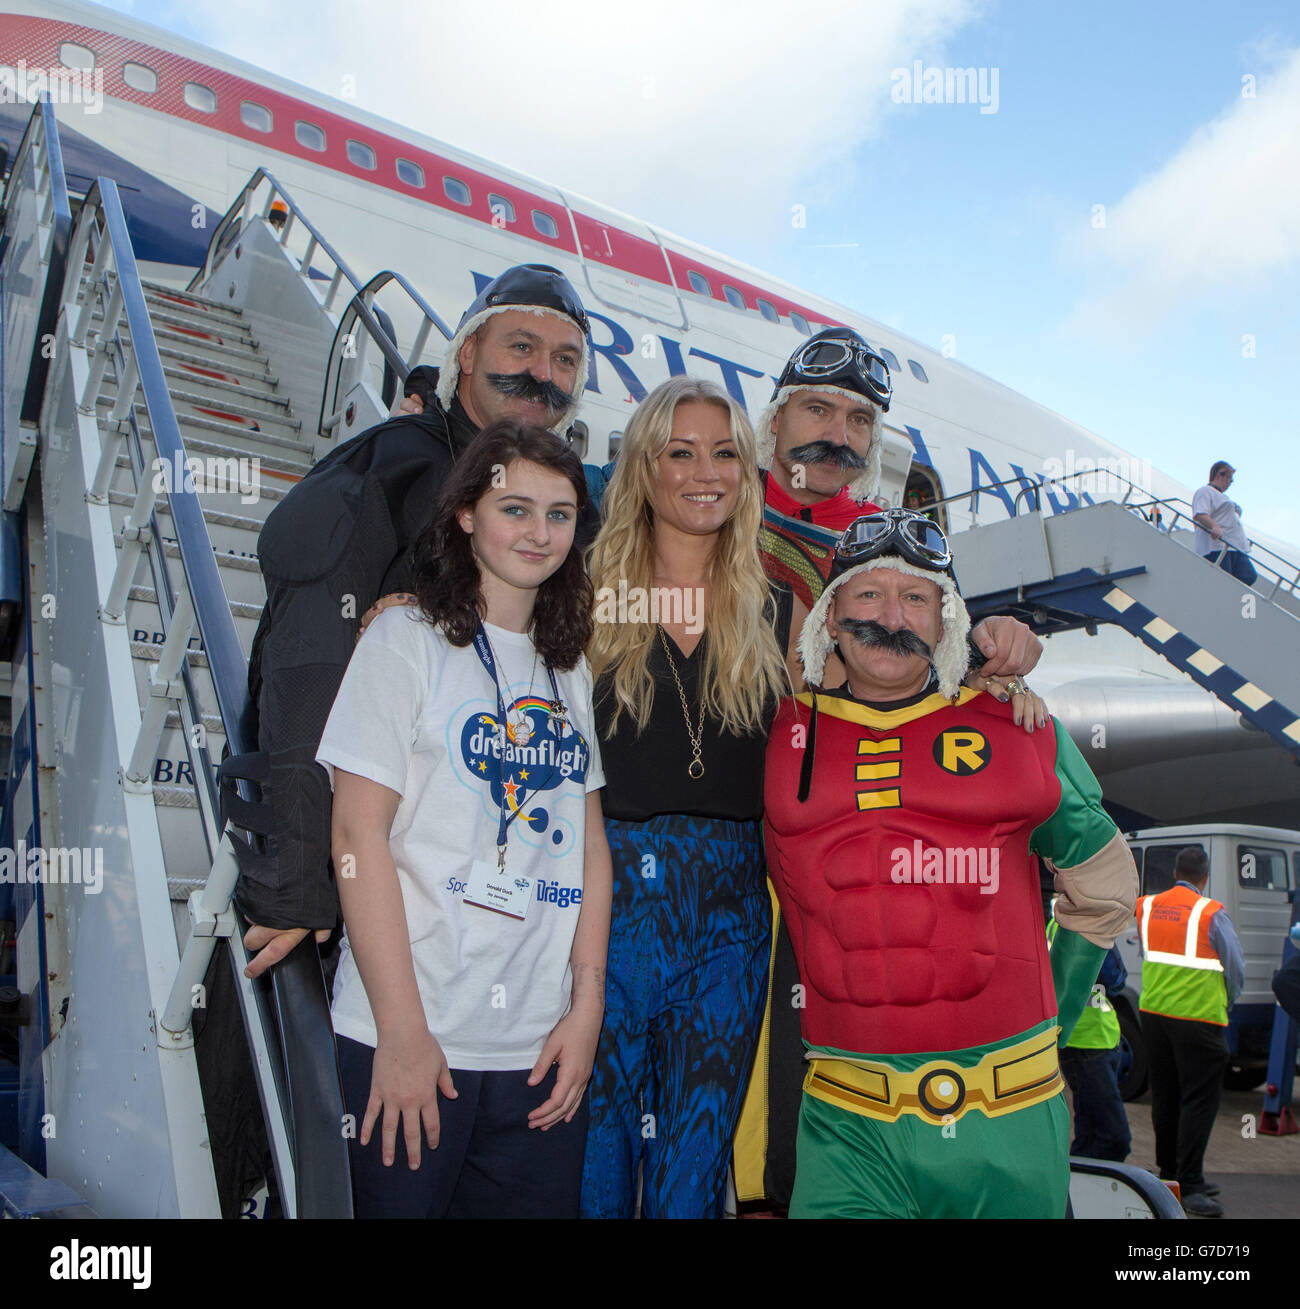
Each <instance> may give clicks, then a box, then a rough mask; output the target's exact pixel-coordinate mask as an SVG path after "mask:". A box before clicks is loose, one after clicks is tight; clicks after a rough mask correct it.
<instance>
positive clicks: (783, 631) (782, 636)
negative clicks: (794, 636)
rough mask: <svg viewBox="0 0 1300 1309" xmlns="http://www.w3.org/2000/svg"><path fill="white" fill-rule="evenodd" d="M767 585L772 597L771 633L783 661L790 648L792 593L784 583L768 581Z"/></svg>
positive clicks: (792, 611)
mask: <svg viewBox="0 0 1300 1309" xmlns="http://www.w3.org/2000/svg"><path fill="white" fill-rule="evenodd" d="M767 585H768V591H769V593H770V595H771V597H772V608H773V617H772V633H773V635H774V636H775V637H776V643H777V646H778V647H779V648H780V651H781V658H782V659H784V658H785V652H786V651H787V650H788V649H789V648H790V626H791V624H792V623H793V622H794V591H793V590H791V588H790V587H788V586H787V585H786V584H785V583H784V582H774V581H771V580H770V579H769V580H768V584H767Z"/></svg>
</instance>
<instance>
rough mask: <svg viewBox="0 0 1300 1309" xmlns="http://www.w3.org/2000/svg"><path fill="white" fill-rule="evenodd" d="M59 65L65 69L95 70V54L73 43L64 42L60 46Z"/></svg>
mask: <svg viewBox="0 0 1300 1309" xmlns="http://www.w3.org/2000/svg"><path fill="white" fill-rule="evenodd" d="M59 63H61V64H62V65H63V66H64V68H94V66H95V52H94V51H93V50H91V49H90V48H89V47H87V46H84V45H77V44H76V43H75V42H73V41H64V42H63V44H62V45H60V46H59Z"/></svg>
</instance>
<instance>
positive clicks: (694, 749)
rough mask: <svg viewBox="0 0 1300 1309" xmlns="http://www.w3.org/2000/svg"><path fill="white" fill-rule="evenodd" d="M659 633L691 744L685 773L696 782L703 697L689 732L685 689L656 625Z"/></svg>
mask: <svg viewBox="0 0 1300 1309" xmlns="http://www.w3.org/2000/svg"><path fill="white" fill-rule="evenodd" d="M656 628H657V630H658V632H659V640H660V641H661V642H662V644H663V647H664V654H665V655H666V656H667V657H668V671H669V672H671V673H672V675H673V681H674V682H676V683H677V694H678V696H679V697H680V698H681V702H682V717H683V718H684V719H685V720H686V735H687V736H688V737H689V738H690V742H691V763H690V767H689V768H687V770H686V772H687V774H688V775H689V776H690V778H691V779H692V780H693V781H696V782H698V781H699V780H700V778H701V777H703V776H704V762H703V760H702V759H701V758H700V747H701V746H702V745H703V743H704V697H703V696H701V697H700V721H699V723H698V724H697V725H696V727H695V730H694V731H692V730H691V714H690V710H689V709H687V707H686V689H685V688H684V687H683V686H682V679H681V678H680V677H678V675H677V665H676V663H674V662H673V652H672V650H671V649H670V648H669V646H668V637H667V636H666V635H665V634H664V629H663V627H662V626H660V625H659V624H656Z"/></svg>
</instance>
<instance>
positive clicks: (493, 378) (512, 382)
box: [487, 370, 573, 414]
mask: <svg viewBox="0 0 1300 1309" xmlns="http://www.w3.org/2000/svg"><path fill="white" fill-rule="evenodd" d="M487 380H488V381H489V382H491V383H492V385H493V386H495V387H496V389H497V390H498V391H500V392H501V394H502V395H505V396H509V397H510V399H512V400H536V401H539V402H540V403H541V404H544V405H545V406H546V407H547V409H549V410H550V411H551V412H552V413H556V414H557V413H559V412H560V410H561V409H567V408H568V407H569V406H570V405H571V404H572V403H573V395H572V394H571V393H570V392H569V391H564V390H561V389H560V388H559V387H558V386H556V385H555V383H554V382H539V381H538V380H537V378H535V377H534V376H533V375H532V373H530V372H527V371H526V370H525V371H524V372H522V373H489V374H488V375H487Z"/></svg>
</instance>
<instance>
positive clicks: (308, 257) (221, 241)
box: [186, 168, 361, 312]
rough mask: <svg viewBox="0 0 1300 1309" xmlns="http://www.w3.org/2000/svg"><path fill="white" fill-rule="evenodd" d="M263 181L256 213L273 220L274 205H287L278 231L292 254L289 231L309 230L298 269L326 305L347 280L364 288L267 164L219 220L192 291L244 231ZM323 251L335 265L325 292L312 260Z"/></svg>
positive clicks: (329, 306) (356, 287)
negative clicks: (262, 197) (262, 196)
mask: <svg viewBox="0 0 1300 1309" xmlns="http://www.w3.org/2000/svg"><path fill="white" fill-rule="evenodd" d="M263 182H266V183H268V184H269V188H268V190H267V194H266V200H265V203H264V204H263V205H262V208H261V212H260V213H258V214H257V215H256V217H258V218H262V219H266V220H267V222H268V225H269V224H270V215H271V209H272V206H273V205H275V203H276V202H277V201H280V202H282V203H283V205H284V209H285V218H284V221H283V223H282V224H281V226H280V228H279V231H278V232H277V233H276V240H277V241H278V242H279V244H280V245H281V246H284V247H285V253H286V254H289V255H292V254H293V252H292V251H291V250H289V248H288V247H287V245H285V243H286V242H287V241H288V239H289V234H290V233H291V232H292V231H293V229H294V227H295V226H296V225H297V224H298V223H301V224H302V225H303V227H305V228H306V229H307V231H308V233H309V238H308V241H307V249H306V251H305V252H304V253H303V255H302V257H301V259H298V258H297V256H294V258H295V259H297V262H298V271H299V274H300V276H301V277H302V279H303V281H304V282H306V284H307V285H308V287H310V288H311V291H312V294H313V295H315V296H316V298H317V300H319V301H320V303H321V305H322V307H323V308H324V309H325V310H326V312H329V311H330V310H332V308H333V306H334V301H335V299H336V298H337V296H338V293H339V290H340V289H341V287H342V285H343V283H344V282H347V283H348V284H349V285H350V286H351V287H352V290H353V291H354V292H356V291H359V290H360V289H361V281H360V279H359V278H358V277H357V275H356V274H355V273H354V272H353V271H352V269H351V268H349V267H348V265H347V263H346V261H345V260H344V259H343V256H342V255H340V254H339V253H338V251H337V250H335V249H334V247H333V246H332V245H331V244H330V243H329V242H328V241H327V240H326V239H325V237H324V236H323V235H322V234H321V231H320V229H319V228H318V227H317V226H316V224H315V223H313V222H312V221H311V219H310V218H308V217H307V215H306V213H305V212H304V211H303V209H302V208H301V206H300V205H299V204H298V202H297V201H296V200H295V199H294V198H293V196H292V195H290V194H289V192H288V191H287V190H286V189H285V188H284V187H283V186H282V185H281V184H280V183H279V182H278V181H277V180H276V178H275V176H274V175H273V174H272V173H269V172H268V171H267V170H266V169H265V168H258V169H257V170H256V172H254V173H253V175H252V176H251V177H250V178H249V179H248V181H247V182H245V183H244V187H243V190H241V191H240V193H239V194H238V195H237V196H236V197H235V199H234V202H233V203H232V204H231V206H230V208H229V209H227V210H226V212H225V214H224V215H223V216H222V219H221V221H220V222H219V223H218V224H217V226H216V230H215V231H214V232H213V233H212V239H211V240H210V241H209V242H208V248H207V252H206V253H205V254H204V256H203V263H202V264H201V265H200V267H199V269H198V271H197V272H196V273H195V274H194V276H193V277H192V278H191V279H190V282H189V285H188V286H187V287H186V290H188V291H191V292H197V291H199V290H200V289H201V288H202V287H203V286H204V284H205V283H206V282H207V281H208V279H209V278H210V277H211V276H212V271H213V269H214V268H215V267H216V264H217V261H218V260H219V259H220V258H221V256H222V255H223V254H224V253H225V251H226V248H227V246H229V245H230V244H231V243H232V242H234V241H235V240H237V239H238V238H239V236H240V234H241V233H242V232H244V231H245V230H246V229H247V227H248V225H249V223H251V222H252V220H253V218H254V209H255V207H256V206H255V204H254V200H255V198H256V194H257V190H258V188H259V187H260V186H261V185H262V183H263ZM318 250H319V251H321V252H322V253H324V254H325V255H326V256H328V258H329V260H330V262H331V263H332V264H333V265H334V271H333V274H332V275H331V276H330V284H329V288H328V290H327V291H326V292H325V294H324V295H320V294H319V293H318V292H317V291H316V288H315V287H314V286H312V281H313V279H312V276H311V270H312V262H313V260H314V259H315V256H316V252H317V251H318Z"/></svg>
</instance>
